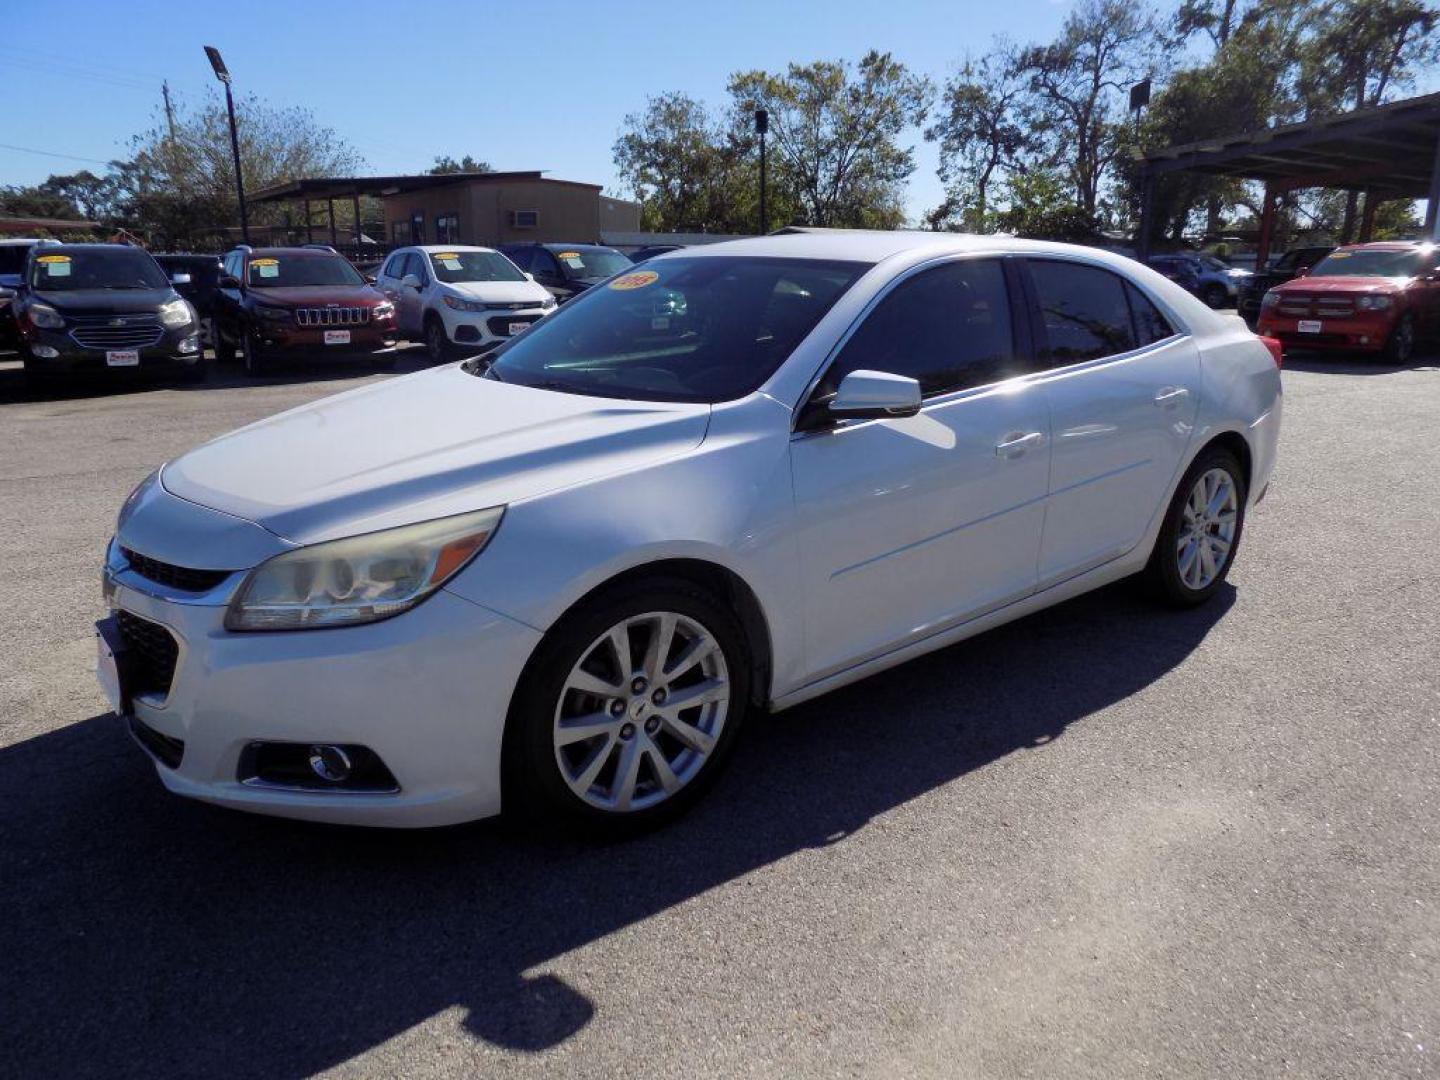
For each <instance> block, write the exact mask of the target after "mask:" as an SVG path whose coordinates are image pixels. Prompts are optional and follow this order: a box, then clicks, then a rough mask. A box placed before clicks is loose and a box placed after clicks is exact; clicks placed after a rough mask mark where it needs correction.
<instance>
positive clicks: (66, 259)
mask: <svg viewBox="0 0 1440 1080" xmlns="http://www.w3.org/2000/svg"><path fill="white" fill-rule="evenodd" d="M35 261H36V262H37V263H40V264H41V267H42V268H43V269H44V271H45V276H46V277H69V276H70V256H69V255H41V256H39V257H37V258H36V260H35Z"/></svg>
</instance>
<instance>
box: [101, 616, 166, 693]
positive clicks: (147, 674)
mask: <svg viewBox="0 0 1440 1080" xmlns="http://www.w3.org/2000/svg"><path fill="white" fill-rule="evenodd" d="M115 621H116V623H117V624H118V625H119V627H120V637H121V639H122V640H123V641H124V642H125V648H126V650H127V651H128V652H129V654H130V660H131V663H130V668H129V670H130V674H131V675H132V676H133V677H134V684H133V685H132V686H131V688H130V689H131V690H132V691H133V692H134V693H136V694H160V695H161V696H164V695H166V694H168V693H170V684H171V682H173V681H174V679H175V663H176V661H177V660H179V659H180V646H179V645H178V644H176V642H175V638H174V635H172V634H171V633H170V631H169V630H166V629H165V627H163V626H161V625H160V624H159V623H153V622H151V621H150V620H149V619H142V618H141V617H140V616H139V615H132V614H130V612H128V611H117V612H116V613H115Z"/></svg>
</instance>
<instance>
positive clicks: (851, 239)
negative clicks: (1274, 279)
mask: <svg viewBox="0 0 1440 1080" xmlns="http://www.w3.org/2000/svg"><path fill="white" fill-rule="evenodd" d="M920 251H926V252H934V253H935V254H945V253H948V252H954V253H963V252H985V251H997V252H998V251H1006V252H1031V253H1034V254H1036V255H1040V254H1045V253H1049V254H1062V255H1063V254H1065V253H1067V252H1068V253H1071V254H1082V253H1083V254H1084V255H1086V256H1087V257H1089V258H1092V259H1095V260H1096V261H1099V262H1113V261H1114V260H1117V259H1122V260H1124V261H1125V262H1130V263H1132V264H1133V260H1130V259H1128V258H1127V257H1126V256H1124V255H1123V254H1119V253H1117V252H1114V251H1108V250H1106V249H1104V248H1097V247H1085V246H1081V245H1077V244H1061V243H1055V242H1052V241H1048V240H1020V239H1017V238H1016V237H1013V236H1010V235H1007V234H1004V233H996V234H992V235H986V236H981V235H979V234H976V233H951V232H929V231H924V230H919V229H896V230H879V229H810V228H804V229H801V228H794V227H792V228H790V229H788V230H781V231H779V232H776V233H772V234H770V235H769V236H755V237H749V238H746V239H743V240H726V241H723V242H721V243H718V244H704V245H701V246H698V247H689V248H686V249H685V254H684V257H685V258H704V257H707V256H715V255H749V256H761V257H772V258H792V259H795V258H798V259H835V260H840V261H851V262H870V263H878V262H881V261H883V260H885V259H889V258H891V257H893V256H896V255H903V254H906V253H909V252H920ZM655 257H656V258H657V259H673V258H678V257H680V256H679V255H678V254H677V253H675V252H669V253H667V254H665V255H657V256H655Z"/></svg>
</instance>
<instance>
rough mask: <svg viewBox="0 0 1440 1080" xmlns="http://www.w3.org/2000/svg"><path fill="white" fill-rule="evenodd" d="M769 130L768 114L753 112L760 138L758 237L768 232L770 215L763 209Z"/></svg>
mask: <svg viewBox="0 0 1440 1080" xmlns="http://www.w3.org/2000/svg"><path fill="white" fill-rule="evenodd" d="M769 130H770V114H769V113H768V112H766V111H765V110H764V109H756V110H755V133H756V134H757V135H759V136H760V235H761V236H764V235H765V234H766V233H768V232H769V231H770V215H769V214H768V213H767V212H766V208H765V133H766V132H767V131H769Z"/></svg>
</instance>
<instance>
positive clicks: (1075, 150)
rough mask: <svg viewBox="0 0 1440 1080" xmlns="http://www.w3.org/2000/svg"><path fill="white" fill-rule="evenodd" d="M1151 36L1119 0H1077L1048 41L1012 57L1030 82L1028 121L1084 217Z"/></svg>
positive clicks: (1093, 205) (1145, 67) (1096, 195)
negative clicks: (1123, 99) (1057, 33)
mask: <svg viewBox="0 0 1440 1080" xmlns="http://www.w3.org/2000/svg"><path fill="white" fill-rule="evenodd" d="M1157 37H1158V27H1157V26H1156V24H1155V20H1154V18H1153V17H1152V16H1151V15H1150V14H1149V12H1148V11H1146V10H1144V9H1142V8H1139V7H1137V6H1135V5H1133V4H1130V3H1126V2H1125V0H1084V2H1083V3H1082V4H1080V5H1079V6H1077V7H1076V8H1075V9H1074V10H1073V11H1072V12H1071V13H1070V15H1069V17H1067V18H1066V20H1065V24H1064V26H1063V28H1062V29H1061V31H1060V36H1059V37H1058V38H1057V39H1056V40H1055V41H1054V42H1052V43H1051V44H1049V45H1040V46H1034V47H1032V48H1030V49H1027V50H1025V51H1024V52H1023V53H1022V54H1021V56H1020V58H1019V66H1020V68H1021V70H1022V71H1024V72H1026V73H1027V74H1028V75H1029V79H1030V92H1031V94H1032V102H1031V106H1030V108H1031V115H1032V116H1033V122H1034V123H1035V125H1036V128H1037V130H1038V132H1039V133H1040V135H1041V136H1042V137H1043V138H1044V139H1045V141H1046V143H1047V145H1048V148H1049V152H1050V161H1051V163H1052V164H1053V165H1054V166H1055V167H1057V168H1059V169H1061V170H1063V173H1064V175H1065V176H1066V178H1067V179H1068V180H1069V182H1070V185H1071V187H1072V188H1073V189H1074V192H1075V203H1076V204H1077V205H1078V206H1079V207H1080V208H1081V210H1082V211H1084V212H1085V213H1086V214H1094V213H1095V212H1096V209H1097V207H1098V205H1099V201H1100V189H1101V185H1102V184H1103V182H1104V178H1105V172H1106V170H1107V168H1108V167H1109V166H1110V164H1111V162H1112V161H1113V160H1114V157H1115V153H1116V140H1115V137H1114V136H1115V128H1116V120H1115V117H1116V114H1117V112H1118V111H1119V106H1118V102H1119V100H1120V96H1121V94H1122V93H1124V92H1125V91H1126V90H1127V89H1128V87H1129V86H1130V84H1131V83H1133V82H1135V81H1137V80H1138V79H1139V78H1140V77H1141V76H1143V75H1145V74H1147V73H1148V72H1149V71H1150V69H1151V67H1152V65H1153V59H1154V58H1153V57H1152V55H1151V53H1150V50H1151V48H1152V47H1153V44H1154V42H1155V41H1156V39H1157Z"/></svg>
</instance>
